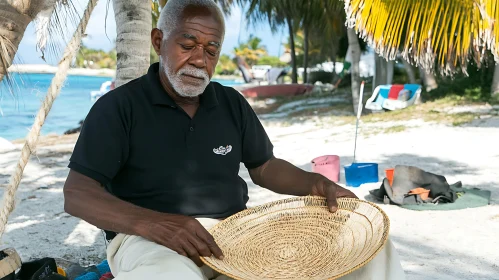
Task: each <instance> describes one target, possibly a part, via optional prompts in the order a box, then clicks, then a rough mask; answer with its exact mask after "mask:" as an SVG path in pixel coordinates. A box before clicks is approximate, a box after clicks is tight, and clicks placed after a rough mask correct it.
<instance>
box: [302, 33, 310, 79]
mask: <svg viewBox="0 0 499 280" xmlns="http://www.w3.org/2000/svg"><path fill="white" fill-rule="evenodd" d="M308 34H309V28H308V26H306V27H305V30H304V32H303V83H304V84H306V83H307V82H308V73H307V68H308Z"/></svg>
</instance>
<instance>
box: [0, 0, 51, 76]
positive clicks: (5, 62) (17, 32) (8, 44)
mask: <svg viewBox="0 0 499 280" xmlns="http://www.w3.org/2000/svg"><path fill="white" fill-rule="evenodd" d="M40 2H43V3H40ZM53 5H55V1H54V0H46V1H32V0H18V1H0V81H2V79H3V77H4V76H5V75H6V74H7V70H8V68H9V67H10V66H11V65H12V61H13V60H14V57H15V56H16V52H17V48H18V47H19V43H20V42H21V40H22V39H23V36H24V32H25V31H26V27H27V26H28V24H29V23H30V22H31V21H32V20H33V19H34V18H35V17H36V16H37V15H38V14H39V13H40V11H42V10H43V9H46V8H49V7H51V6H53Z"/></svg>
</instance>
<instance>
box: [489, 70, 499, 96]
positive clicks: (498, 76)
mask: <svg viewBox="0 0 499 280" xmlns="http://www.w3.org/2000/svg"><path fill="white" fill-rule="evenodd" d="M491 94H492V98H494V99H495V100H496V101H499V63H497V64H496V66H495V68H494V78H493V80H492V88H491Z"/></svg>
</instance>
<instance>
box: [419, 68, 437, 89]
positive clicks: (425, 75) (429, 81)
mask: <svg viewBox="0 0 499 280" xmlns="http://www.w3.org/2000/svg"><path fill="white" fill-rule="evenodd" d="M419 73H420V76H421V78H422V79H423V84H424V86H425V88H426V91H427V92H430V91H432V90H434V89H436V88H438V84H437V79H436V78H435V75H433V73H430V72H427V71H426V70H424V69H421V68H419Z"/></svg>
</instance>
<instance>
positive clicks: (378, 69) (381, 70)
mask: <svg viewBox="0 0 499 280" xmlns="http://www.w3.org/2000/svg"><path fill="white" fill-rule="evenodd" d="M387 66H388V65H387V64H386V60H385V59H384V58H383V57H381V56H379V55H378V54H375V55H374V78H373V90H374V89H375V88H376V87H377V86H379V85H386V83H387V80H388V79H387V72H388V71H387Z"/></svg>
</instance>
